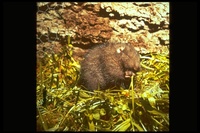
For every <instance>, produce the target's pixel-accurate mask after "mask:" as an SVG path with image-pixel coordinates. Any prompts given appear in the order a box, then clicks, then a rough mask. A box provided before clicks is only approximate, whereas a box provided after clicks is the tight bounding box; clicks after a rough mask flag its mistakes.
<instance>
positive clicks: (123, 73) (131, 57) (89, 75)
mask: <svg viewBox="0 0 200 133" xmlns="http://www.w3.org/2000/svg"><path fill="white" fill-rule="evenodd" d="M140 67H141V66H140V56H139V53H138V52H137V51H136V50H135V48H134V47H133V45H131V44H129V43H127V44H126V43H107V44H101V45H98V46H96V47H94V48H92V49H90V50H89V51H88V53H87V54H86V56H85V59H84V60H83V61H82V62H81V70H80V79H79V82H78V84H79V85H82V86H84V87H85V88H86V89H88V90H95V89H98V86H99V87H100V89H102V90H104V89H108V88H111V87H114V86H116V87H120V86H121V85H122V84H123V83H124V82H126V81H127V79H130V77H131V75H133V74H135V73H136V72H137V71H139V70H140Z"/></svg>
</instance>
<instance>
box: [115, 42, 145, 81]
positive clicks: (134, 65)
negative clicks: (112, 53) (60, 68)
mask: <svg viewBox="0 0 200 133" xmlns="http://www.w3.org/2000/svg"><path fill="white" fill-rule="evenodd" d="M116 47H117V49H116V51H117V54H120V58H121V59H120V60H121V64H122V67H123V70H124V72H125V77H126V76H127V77H129V76H130V75H131V74H135V73H136V72H137V71H140V69H141V66H140V55H139V53H138V52H137V51H136V50H135V48H134V47H133V45H131V44H129V43H127V44H121V45H116Z"/></svg>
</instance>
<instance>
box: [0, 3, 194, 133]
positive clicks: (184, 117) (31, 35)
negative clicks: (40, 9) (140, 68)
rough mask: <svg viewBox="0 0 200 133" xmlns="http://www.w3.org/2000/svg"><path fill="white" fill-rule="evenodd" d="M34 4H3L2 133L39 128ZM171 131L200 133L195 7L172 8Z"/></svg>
mask: <svg viewBox="0 0 200 133" xmlns="http://www.w3.org/2000/svg"><path fill="white" fill-rule="evenodd" d="M36 11H37V7H36V3H35V2H23V3H21V2H4V3H3V114H2V115H3V129H4V131H35V129H36V92H35V90H36V71H34V70H36ZM170 15H171V16H170V19H171V20H170V64H171V65H170V131H197V2H184V3H182V2H181V3H180V2H175V3H173V2H171V3H170Z"/></svg>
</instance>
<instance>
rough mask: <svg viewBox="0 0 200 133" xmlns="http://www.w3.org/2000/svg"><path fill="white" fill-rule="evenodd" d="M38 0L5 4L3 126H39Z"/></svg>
mask: <svg viewBox="0 0 200 133" xmlns="http://www.w3.org/2000/svg"><path fill="white" fill-rule="evenodd" d="M36 9H37V8H36V3H35V2H4V3H3V82H4V83H3V126H4V127H3V129H4V131H26V132H29V131H35V129H36V124H35V123H36V102H35V99H36V97H35V96H36V91H35V90H36V89H35V88H36V84H35V83H36V71H35V69H36V57H35V53H36V29H35V27H36V23H35V22H36Z"/></svg>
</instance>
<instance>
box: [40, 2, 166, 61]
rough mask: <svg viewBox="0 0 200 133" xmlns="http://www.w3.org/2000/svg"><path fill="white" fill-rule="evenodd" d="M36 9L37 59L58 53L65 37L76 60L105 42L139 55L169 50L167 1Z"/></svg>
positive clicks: (70, 4) (52, 4) (66, 4)
mask: <svg viewBox="0 0 200 133" xmlns="http://www.w3.org/2000/svg"><path fill="white" fill-rule="evenodd" d="M37 8H38V10H37V50H38V56H39V53H41V51H47V52H52V51H53V52H55V53H56V52H58V51H60V48H61V46H62V45H66V44H67V37H68V35H69V36H70V37H71V43H72V44H73V45H74V47H75V50H74V55H75V59H78V60H79V59H81V58H80V57H81V56H82V55H84V54H83V53H84V52H83V51H84V50H86V49H88V48H90V47H91V46H92V45H96V44H101V43H105V42H107V41H112V42H115V41H116V42H122V43H125V42H127V43H131V44H133V45H134V47H135V48H136V50H137V51H139V52H140V53H141V54H143V53H151V52H155V53H158V54H159V53H162V52H164V51H167V50H168V47H169V2H38V3H37ZM49 49H50V50H49ZM48 50H49V51H48ZM80 51H81V52H80ZM39 57H41V56H39Z"/></svg>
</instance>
